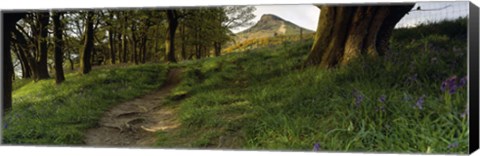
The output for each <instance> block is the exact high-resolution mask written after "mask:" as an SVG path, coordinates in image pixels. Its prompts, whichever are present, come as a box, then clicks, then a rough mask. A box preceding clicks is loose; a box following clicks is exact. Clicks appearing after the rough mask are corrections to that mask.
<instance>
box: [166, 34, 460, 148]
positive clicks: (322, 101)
mask: <svg viewBox="0 0 480 156" xmlns="http://www.w3.org/2000/svg"><path fill="white" fill-rule="evenodd" d="M457 26H458V25H457ZM460 28H463V27H460ZM460 28H457V29H460ZM465 29H466V27H465ZM394 39H396V40H397V42H396V43H393V44H392V50H391V52H390V53H388V54H387V55H386V56H384V57H380V58H377V59H369V58H359V59H357V60H355V61H354V62H352V63H351V64H350V65H349V66H346V67H343V68H340V69H335V70H322V69H317V68H315V67H310V68H306V69H303V70H299V69H298V67H299V66H300V65H301V64H302V62H303V60H304V59H305V57H306V56H307V54H308V51H309V48H310V45H311V44H312V41H311V40H310V41H308V42H292V43H287V44H286V45H283V46H276V47H273V48H272V47H268V48H258V49H255V50H250V51H249V52H244V53H234V54H229V55H225V56H222V57H216V58H210V59H204V60H199V61H188V62H184V63H181V64H179V65H178V66H182V67H184V68H185V73H184V75H183V77H184V78H183V81H182V83H181V84H180V86H179V87H178V88H176V90H175V92H178V93H182V94H187V95H188V96H187V98H185V99H183V100H181V101H178V102H179V104H178V107H179V108H180V109H179V114H178V116H179V118H180V119H181V122H182V127H181V128H180V129H179V130H178V131H176V132H174V133H159V134H158V139H159V141H158V142H157V145H158V146H159V147H175V148H222V149H225V148H226V149H248V150H294V151H297V150H298V151H310V150H312V148H313V145H314V144H315V143H319V144H320V146H321V149H322V150H323V151H349V152H352V151H353V152H355V151H358V152H360V151H361V152H407V153H466V152H467V150H468V136H469V132H468V126H467V118H464V117H462V115H463V113H464V111H465V109H466V107H467V105H466V104H467V90H466V87H464V86H460V87H458V88H456V89H457V90H456V91H455V92H454V93H453V94H449V93H448V88H447V91H442V89H441V88H442V87H441V85H442V82H444V81H445V80H447V79H448V78H450V77H452V76H454V75H456V76H458V79H460V78H462V77H464V76H466V69H467V65H466V60H467V57H466V53H467V50H466V42H457V40H458V39H457V38H455V37H450V36H447V35H445V34H443V35H439V34H432V35H426V36H424V37H423V38H420V41H421V42H411V41H406V40H402V39H401V38H396V37H394ZM400 43H406V44H400ZM453 47H455V48H453ZM457 81H458V80H457Z"/></svg>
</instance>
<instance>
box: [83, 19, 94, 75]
mask: <svg viewBox="0 0 480 156" xmlns="http://www.w3.org/2000/svg"><path fill="white" fill-rule="evenodd" d="M92 18H93V12H91V11H88V12H87V20H86V22H85V43H84V45H83V51H82V53H81V54H80V70H81V73H82V74H87V73H89V72H90V70H92V65H91V62H90V59H91V54H92V50H93V39H94V38H93V35H94V32H93V22H92Z"/></svg>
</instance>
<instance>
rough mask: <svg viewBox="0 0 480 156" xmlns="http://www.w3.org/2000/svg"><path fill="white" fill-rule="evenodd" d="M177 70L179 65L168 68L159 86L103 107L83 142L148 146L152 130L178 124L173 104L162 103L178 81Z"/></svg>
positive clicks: (172, 127)
mask: <svg viewBox="0 0 480 156" xmlns="http://www.w3.org/2000/svg"><path fill="white" fill-rule="evenodd" d="M180 73H181V69H170V70H169V72H168V77H167V80H166V81H165V83H164V85H163V86H162V87H161V88H160V89H159V90H157V91H154V92H152V93H149V94H147V95H145V96H143V97H140V98H136V99H134V100H131V101H127V102H124V103H121V104H119V105H117V106H114V107H112V108H111V109H109V110H107V111H106V112H105V113H104V115H103V117H102V118H101V119H100V121H99V123H98V124H99V126H98V127H95V128H91V129H88V130H87V133H86V134H85V135H86V136H85V140H84V141H85V144H86V145H87V146H95V147H99V146H115V147H118V146H128V147H152V146H153V145H154V144H155V142H156V140H155V139H156V136H155V132H157V131H166V132H168V131H171V130H174V129H175V128H177V127H178V126H179V125H180V122H179V121H178V120H177V118H176V116H175V115H176V113H175V112H176V107H174V108H172V107H169V106H165V105H164V102H165V100H166V98H167V96H168V95H170V92H171V90H172V89H173V88H175V87H176V86H177V85H178V84H179V82H180Z"/></svg>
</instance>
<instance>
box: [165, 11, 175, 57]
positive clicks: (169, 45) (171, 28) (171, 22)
mask: <svg viewBox="0 0 480 156" xmlns="http://www.w3.org/2000/svg"><path fill="white" fill-rule="evenodd" d="M167 19H168V33H167V39H166V40H165V50H166V51H167V55H168V56H167V60H166V61H170V62H174V63H175V62H177V59H176V58H175V32H176V30H177V26H178V17H177V12H176V11H175V10H167Z"/></svg>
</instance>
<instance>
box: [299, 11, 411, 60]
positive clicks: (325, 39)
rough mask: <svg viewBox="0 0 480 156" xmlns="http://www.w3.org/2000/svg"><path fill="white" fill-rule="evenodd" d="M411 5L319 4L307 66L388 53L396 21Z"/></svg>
mask: <svg viewBox="0 0 480 156" xmlns="http://www.w3.org/2000/svg"><path fill="white" fill-rule="evenodd" d="M412 7H413V4H406V5H405V4H403V5H398V6H358V7H353V6H320V10H321V15H320V19H319V23H318V28H317V33H316V35H315V40H314V43H313V47H312V49H311V52H310V54H309V56H308V58H307V60H306V62H305V65H306V66H307V65H318V66H320V67H322V68H332V67H336V66H338V65H346V64H348V63H349V62H351V60H353V59H355V58H357V57H359V56H361V55H369V56H371V57H376V56H378V55H379V54H381V53H384V52H386V49H387V48H388V38H389V37H390V34H391V31H393V28H394V26H395V24H396V23H397V22H398V21H399V20H400V19H401V18H402V17H403V16H404V15H405V14H406V13H407V12H408V11H410V9H411V8H412ZM385 34H387V35H385Z"/></svg>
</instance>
